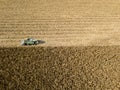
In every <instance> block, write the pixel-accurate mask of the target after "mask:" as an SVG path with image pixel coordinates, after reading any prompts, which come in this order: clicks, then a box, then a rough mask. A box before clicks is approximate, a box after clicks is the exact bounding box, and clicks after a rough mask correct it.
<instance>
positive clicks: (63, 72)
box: [0, 46, 120, 90]
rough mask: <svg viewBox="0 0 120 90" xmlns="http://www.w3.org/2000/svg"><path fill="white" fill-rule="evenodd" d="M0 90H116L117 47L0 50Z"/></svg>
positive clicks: (119, 86) (119, 77) (119, 71)
mask: <svg viewBox="0 0 120 90" xmlns="http://www.w3.org/2000/svg"><path fill="white" fill-rule="evenodd" d="M0 90H120V47H119V46H111V47H108V46H104V47H102V46H101V47H98V46H96V47H89V46H88V47H82V46H81V47H37V48H36V47H20V48H17V47H14V48H0Z"/></svg>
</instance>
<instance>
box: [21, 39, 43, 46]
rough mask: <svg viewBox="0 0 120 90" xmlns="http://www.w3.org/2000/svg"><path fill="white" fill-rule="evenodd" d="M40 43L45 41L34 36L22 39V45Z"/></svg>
mask: <svg viewBox="0 0 120 90" xmlns="http://www.w3.org/2000/svg"><path fill="white" fill-rule="evenodd" d="M40 43H44V41H41V40H35V39H33V38H27V39H26V40H22V41H21V45H38V44H40Z"/></svg>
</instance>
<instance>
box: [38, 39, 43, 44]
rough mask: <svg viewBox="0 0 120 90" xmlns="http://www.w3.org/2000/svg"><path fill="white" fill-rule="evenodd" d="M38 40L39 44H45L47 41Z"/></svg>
mask: <svg viewBox="0 0 120 90" xmlns="http://www.w3.org/2000/svg"><path fill="white" fill-rule="evenodd" d="M37 41H38V44H44V43H45V41H43V40H37Z"/></svg>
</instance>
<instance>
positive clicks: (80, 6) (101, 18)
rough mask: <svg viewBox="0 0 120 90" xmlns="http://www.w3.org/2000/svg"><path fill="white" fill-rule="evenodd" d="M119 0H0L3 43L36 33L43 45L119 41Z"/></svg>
mask: <svg viewBox="0 0 120 90" xmlns="http://www.w3.org/2000/svg"><path fill="white" fill-rule="evenodd" d="M119 4H120V1H119V0H116V1H114V0H109V1H105V0H104V1H98V0H92V1H91V0H84V1H83V0H76V1H74V0H61V1H59V0H54V1H51V0H31V1H29V0H25V1H24V0H21V1H17V0H0V46H5V47H9V46H20V41H21V40H23V39H25V38H28V37H33V38H36V39H40V40H41V39H42V40H44V41H46V43H45V44H43V45H40V46H93V45H94V46H96V45H97V46H101V45H102V46H108V45H119V44H120V38H119V36H120V33H119V30H120V25H119V24H120V19H119V18H120V9H119Z"/></svg>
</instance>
